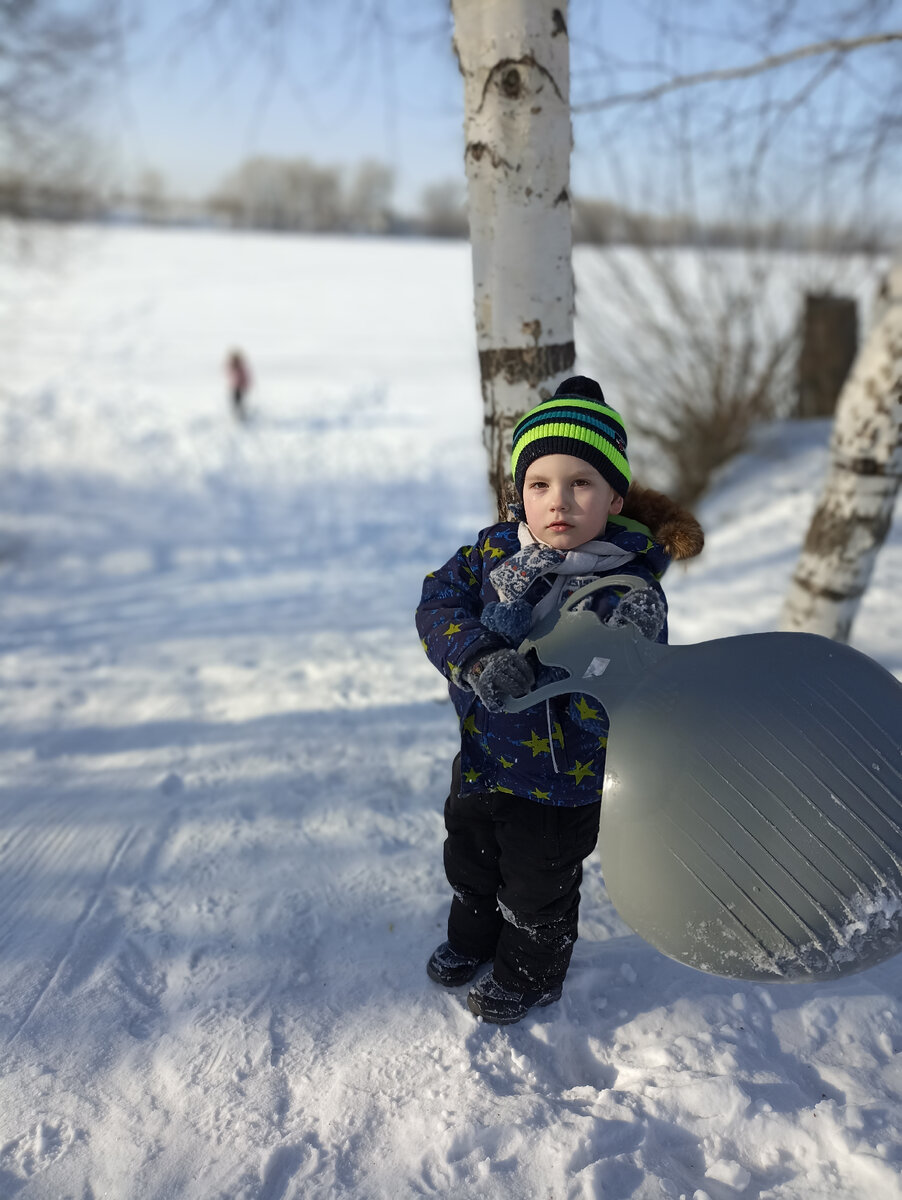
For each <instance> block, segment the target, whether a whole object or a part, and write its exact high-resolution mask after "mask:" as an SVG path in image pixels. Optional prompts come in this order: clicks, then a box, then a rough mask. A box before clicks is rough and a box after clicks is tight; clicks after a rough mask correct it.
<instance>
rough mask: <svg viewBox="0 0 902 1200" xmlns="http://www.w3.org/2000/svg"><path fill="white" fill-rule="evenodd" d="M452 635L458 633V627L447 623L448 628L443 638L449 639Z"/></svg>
mask: <svg viewBox="0 0 902 1200" xmlns="http://www.w3.org/2000/svg"><path fill="white" fill-rule="evenodd" d="M452 633H460V626H459V625H455V624H454V622H453V621H450V622H449V623H448V628H447V629H446V630H445V637H450V636H451V634H452Z"/></svg>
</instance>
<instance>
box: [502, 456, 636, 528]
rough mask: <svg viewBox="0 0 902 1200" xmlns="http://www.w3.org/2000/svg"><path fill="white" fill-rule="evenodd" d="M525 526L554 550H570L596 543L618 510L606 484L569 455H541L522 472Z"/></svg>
mask: <svg viewBox="0 0 902 1200" xmlns="http://www.w3.org/2000/svg"><path fill="white" fill-rule="evenodd" d="M523 506H524V508H525V509H526V524H527V525H528V526H529V528H530V530H531V532H532V534H533V535H534V536H535V537H537V538H538V539H539V540H540V541H542V542H545V543H546V544H547V545H549V546H553V547H554V548H555V550H572V549H573V548H574V547H575V546H581V545H582V544H583V542H590V541H591V540H592V539H593V538H595V537H598V535H599V534H600V533H601V531H602V530H603V529H604V527H605V525H607V523H608V516H609V515H610V514H611V513H619V512H620V510H621V508H623V497H622V496H618V494H617V493H616V492H615V491H614V489H613V488H612V487H611V485H610V484H609V483H608V481H607V480H606V479H605V478H604V477H603V476H602V475H600V474H599V472H598V471H596V470H595V468H594V467H592V466H590V465H589V464H588V463H587V462H585V461H584V460H583V459H581V458H575V457H574V456H573V455H572V454H545V455H543V457H542V458H537V459H536V460H535V462H531V463H530V464H529V466H528V467H527V468H526V477H525V479H524V482H523Z"/></svg>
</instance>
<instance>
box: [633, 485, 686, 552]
mask: <svg viewBox="0 0 902 1200" xmlns="http://www.w3.org/2000/svg"><path fill="white" fill-rule="evenodd" d="M622 515H623V516H624V517H629V518H630V519H631V520H633V521H639V522H640V523H641V524H642V525H645V526H646V528H647V529H648V530H649V532H650V533H651V536H652V537H653V538H654V539H655V541H656V542H657V543H658V544H659V545H660V546H662V547H663V549H664V550H665V551H666V553H667V555H668V557H669V558H671V559H672V560H673V561H674V562H679V561H680V560H681V559H686V558H695V556H696V555H697V554H700V553H701V551H702V547H703V546H704V544H705V534H704V531H703V530H702V527H701V525H699V523H698V521H697V520H696V519H695V517H694V516H693V515H692V513H691V512H689V510H688V509H685V508H682V507H681V506H680V505H679V504H677V503H676V501H675V500H671V499H670V497H669V496H665V494H664V493H663V492H656V491H654V490H653V489H652V488H647V487H643V486H642V485H641V484H638V483H633V484H632V485H631V486H630V490H629V491H628V492H627V495H626V500H625V501H624V504H623V513H622Z"/></svg>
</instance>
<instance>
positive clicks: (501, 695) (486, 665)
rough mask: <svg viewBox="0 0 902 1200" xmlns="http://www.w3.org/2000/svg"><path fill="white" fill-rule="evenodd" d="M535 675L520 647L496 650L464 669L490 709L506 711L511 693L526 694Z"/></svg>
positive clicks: (471, 683) (474, 689) (492, 710)
mask: <svg viewBox="0 0 902 1200" xmlns="http://www.w3.org/2000/svg"><path fill="white" fill-rule="evenodd" d="M534 678H535V677H534V675H533V671H532V667H531V666H530V665H529V663H528V662H527V661H526V659H525V658H524V657H523V655H522V654H519V653H518V652H517V651H516V650H493V651H492V652H491V653H490V654H487V655H486V656H485V657H484V658H477V659H476V661H475V662H474V663H472V664H471V665H470V666H469V667H468V668H467V669H466V671H464V679H465V680H466V682H467V683H468V684H469V685H470V687H471V688H472V689H473V691H474V692H475V693H476V695H477V696H478V697H479V699H480V700H481V701H482V703H483V704H484V705H485V706H486V708H487V709H488V710H489V712H503V711H504V701H505V699H506V698H507V697H508V696H525V695H526V693H527V692H528V691H529V689H530V688H531V687H532V684H533V679H534Z"/></svg>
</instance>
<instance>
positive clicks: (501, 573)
mask: <svg viewBox="0 0 902 1200" xmlns="http://www.w3.org/2000/svg"><path fill="white" fill-rule="evenodd" d="M511 473H512V475H513V478H514V485H515V487H516V491H517V493H518V496H519V497H520V498H521V500H522V505H523V510H524V512H523V516H524V519H523V520H521V521H516V520H515V521H504V522H501V523H499V524H496V525H492V526H490V527H489V528H488V529H483V530H482V531H481V532H480V533H479V534H478V536H477V539H476V542H475V544H474V545H472V546H464V547H462V548H461V549H460V550H458V552H457V554H456V555H455V556H454V557H453V558H451V559H449V561H448V562H447V563H445V565H444V566H443V567H441V568H440V569H439V570H438V571H435V572H434V573H433V574H431V575H429V576H428V577H427V578H426V580H425V581H424V584H423V594H422V599H421V601H420V605H419V607H418V609H417V617H416V620H417V628H418V630H419V633H420V636H421V638H422V639H423V645H424V647H425V649H426V653H427V655H428V656H429V658H430V660H431V662H432V663H433V664H434V665H435V666H436V667H437V668H438V669H439V670H440V671H441V672H442V673H443V674H444V675H445V676H446V678H447V679H448V680H449V689H450V693H451V698H452V700H453V702H454V706H455V708H456V709H457V713H458V716H459V719H460V729H461V751H460V754H459V755H458V757H457V759H456V760H455V762H454V766H453V770H452V782H451V792H450V794H449V796H448V799H447V801H446V803H445V827H446V830H447V835H448V836H447V839H446V841H445V852H444V858H445V871H446V874H447V877H448V881H449V883H450V884H451V887H452V889H453V891H454V897H453V899H452V901H451V911H450V915H449V918H448V940H447V941H446V942H443V943H442V945H440V946H439V947H437V949H436V950H435V951H434V952H433V954H432V956H431V958H430V959H429V962H428V964H427V968H426V969H427V972H428V974H429V976H430V978H432V979H433V980H435V981H436V982H437V983H440V984H442V985H443V986H445V987H457V986H460V985H461V984H464V983H468V982H469V981H470V980H471V979H473V978H474V976H475V975H476V973H477V971H478V969H479V966H480V965H481V964H482V963H484V962H492V964H493V965H492V970H491V971H490V972H489V973H487V974H485V975H484V976H483V977H482V979H480V981H479V982H478V983H477V984H476V986H475V987H474V988H473V989H472V990H471V992H470V993H469V996H468V997H467V1004H468V1006H469V1008H470V1009H471V1011H472V1012H474V1013H476V1014H477V1015H478V1016H481V1017H482V1018H483V1020H485V1021H491V1022H495V1023H498V1024H510V1023H512V1022H514V1021H519V1020H520V1019H521V1018H522V1017H524V1016H525V1015H526V1013H527V1012H528V1011H529V1009H530V1008H532V1007H534V1006H537V1005H546V1004H550V1003H551V1002H552V1001H555V1000H557V999H559V998H560V995H561V988H562V985H563V981H564V977H565V975H566V973H567V968H568V966H569V963H570V956H571V953H572V950H573V943H574V942H575V941H576V936H577V925H578V911H579V888H580V884H581V882H582V863H583V859H585V858H586V857H587V856H588V855H589V854H591V852H592V850H593V849H594V848H595V844H596V841H597V838H598V822H599V816H600V809H601V788H602V780H603V777H604V747H605V744H606V740H607V732H608V722H607V716H606V714H605V712H604V710H603V709H602V708H601V707H600V706H599V705H598V702H597V701H596V700H594V699H593V698H592V697H586V696H582V695H566V696H561V697H557V698H556V699H554V700H550V701H546V702H545V703H544V704H541V705H536V706H535V707H533V708H529V709H527V710H526V711H525V712H522V713H507V712H505V711H504V708H503V705H504V701H505V700H506V698H507V697H509V696H524V695H526V694H527V693H528V692H529V690H530V688H531V687H532V686H533V684H534V683H537V682H538V683H541V682H543V680H542V679H541V678H537V675H538V674H539V672H541V671H547V668H543V667H541V666H540V664H539V663H538V661H537V660H536V659H535V657H534V656H532V655H531V656H530V658H531V659H532V661H530V658H524V657H523V656H522V655H521V654H519V653H518V651H517V650H516V647H517V646H518V645H519V643H520V642H521V641H522V639H523V638H524V637H525V636H526V634H527V633H528V631H529V629H530V627H531V625H532V624H533V623H534V622H535V621H536V620H537V619H538V618H539V617H541V616H543V615H544V614H545V613H547V612H551V611H554V610H555V609H559V608H560V606H561V605H562V604H563V602H564V600H566V599H567V597H568V596H570V595H571V594H572V593H573V592H574V591H576V589H577V588H579V587H581V586H582V585H583V584H585V583H588V582H590V581H591V580H593V579H596V578H598V577H599V576H602V577H603V576H604V575H605V574H614V573H618V574H620V573H627V574H635V575H638V576H640V577H642V578H643V579H645V580H647V581H648V582H649V583H650V584H651V586H650V587H649V588H646V589H642V590H641V591H637V592H630V593H627V595H625V596H623V598H622V603H621V595H620V592H618V590H617V588H616V587H611V588H609V589H606V588H602V589H599V591H598V592H596V593H595V594H594V595H593V596H591V597H590V598H589V600H588V603H590V604H591V607H592V609H593V610H594V611H595V612H597V613H598V616H599V618H600V619H601V620H603V621H606V622H608V623H610V624H613V625H623V624H626V623H630V624H633V625H635V626H637V627H638V628H639V629H640V630H641V632H642V633H643V634H644V635H645V636H646V637H649V638H651V639H653V640H658V641H661V642H665V641H666V640H667V604H666V600H665V598H664V593H663V591H662V590H661V586H660V583H659V579H660V577H661V575H662V574H663V572H664V570H665V568H666V567H667V565H668V563H669V562H670V560H671V558H673V557H689V556H690V555H691V554H697V553H698V551H699V550H700V549H701V542H702V535H701V530H700V528H699V527H698V525H697V524H696V522H695V521H694V519H693V518H692V517H691V516H690V515H689V514H688V513H685V512H683V511H682V510H680V509H678V508H677V507H676V505H674V504H672V503H671V502H670V501H669V500H667V498H666V497H663V496H661V495H659V494H658V493H650V492H644V491H642V490H639V498H640V505H639V511H638V514H637V515H638V516H639V517H640V518H641V517H643V516H645V517H647V520H648V522H649V523H650V524H653V525H654V526H655V527H656V529H657V531H658V536H659V538H660V539H661V540H655V538H654V537H653V536H652V535H651V532H650V530H649V529H648V528H647V527H646V525H645V524H642V523H640V521H639V520H637V519H633V518H630V517H626V516H624V515H622V513H623V507H624V501H625V497H626V495H627V492H628V490H629V487H630V468H629V462H628V460H627V437H626V431H625V429H624V427H623V422H622V420H621V418H620V416H619V414H618V413H616V412H615V411H614V409H612V408H611V407H610V406H609V405H607V404H606V403H605V400H604V396H603V394H602V391H601V388H600V387H599V385H598V384H597V383H596V382H595V381H594V380H592V379H587V378H585V377H584V376H576V377H574V378H572V379H568V380H566V381H565V382H564V383H562V384H561V385H560V387H559V388H558V389H557V391H556V392H555V394H554V396H553V397H551V398H550V399H549V400H545V401H543V402H542V403H540V404H538V405H536V407H535V408H532V409H531V410H530V411H529V412H527V413H526V415H525V416H524V417H523V418H522V419H521V420H520V422H519V423H518V424H517V426H516V428H515V429H514V434H513V447H512V456H511ZM662 530H663V532H662ZM622 590H623V589H621V591H622Z"/></svg>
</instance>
